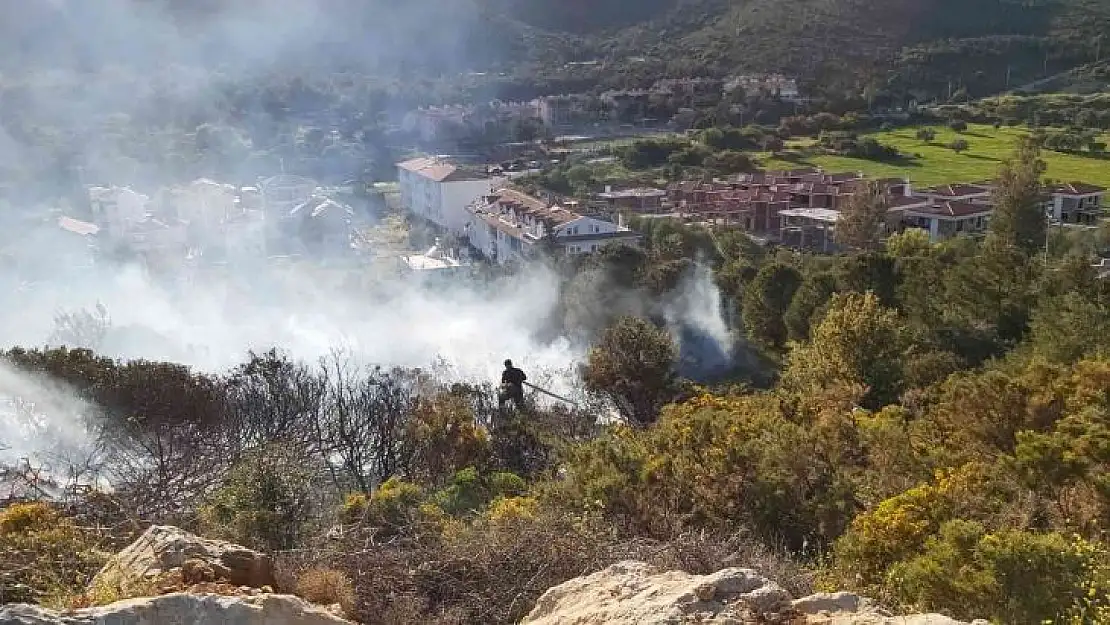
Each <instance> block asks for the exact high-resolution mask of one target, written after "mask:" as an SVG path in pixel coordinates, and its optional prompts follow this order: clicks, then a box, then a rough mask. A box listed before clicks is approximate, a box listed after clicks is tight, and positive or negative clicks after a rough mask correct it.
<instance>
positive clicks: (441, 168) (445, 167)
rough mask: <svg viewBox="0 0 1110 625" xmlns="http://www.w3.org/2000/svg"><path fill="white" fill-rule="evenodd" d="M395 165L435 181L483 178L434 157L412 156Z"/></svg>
mask: <svg viewBox="0 0 1110 625" xmlns="http://www.w3.org/2000/svg"><path fill="white" fill-rule="evenodd" d="M397 166H398V167H400V168H401V169H404V170H406V171H411V172H412V173H414V174H419V175H420V176H423V177H425V178H428V179H429V180H432V181H435V182H459V181H463V180H482V179H483V177H482V176H479V175H477V174H473V173H470V172H467V171H464V170H462V169H460V168H458V167H456V166H455V165H452V164H451V163H448V162H446V161H441V160H439V159H436V158H426V157H422V158H414V159H410V160H407V161H403V162H400V163H397Z"/></svg>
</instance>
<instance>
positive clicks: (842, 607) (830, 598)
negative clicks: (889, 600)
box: [791, 592, 870, 614]
mask: <svg viewBox="0 0 1110 625" xmlns="http://www.w3.org/2000/svg"><path fill="white" fill-rule="evenodd" d="M869 603H870V602H869V601H868V600H867V598H866V597H861V596H859V595H856V594H853V593H850V592H819V593H817V594H815V595H810V596H808V597H802V598H801V599H796V600H795V601H794V602H793V604H792V605H791V607H793V608H794V609H795V610H797V611H798V612H801V613H802V614H821V613H822V612H827V613H830V614H835V613H837V612H860V611H862V610H865V609H866V608H867V607H868V604H869Z"/></svg>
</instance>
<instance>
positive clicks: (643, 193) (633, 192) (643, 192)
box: [597, 187, 667, 200]
mask: <svg viewBox="0 0 1110 625" xmlns="http://www.w3.org/2000/svg"><path fill="white" fill-rule="evenodd" d="M666 194H667V192H666V191H663V190H661V189H651V188H647V187H641V188H639V189H623V190H621V191H606V192H604V193H598V194H597V196H598V197H600V198H605V199H607V200H616V199H620V198H630V197H663V196H664V195H666Z"/></svg>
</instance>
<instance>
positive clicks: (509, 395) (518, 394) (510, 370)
mask: <svg viewBox="0 0 1110 625" xmlns="http://www.w3.org/2000/svg"><path fill="white" fill-rule="evenodd" d="M527 379H528V376H527V375H525V374H524V372H523V371H521V370H520V369H517V368H516V367H514V366H513V361H512V360H506V361H505V370H504V371H502V372H501V394H500V396H499V397H498V407H499V408H502V409H504V407H505V404H506V403H508V402H510V401H511V402H513V403H515V404H516V408H517V410H521V411H523V410H524V381H525V380H527Z"/></svg>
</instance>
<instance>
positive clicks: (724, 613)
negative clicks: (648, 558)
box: [524, 562, 791, 625]
mask: <svg viewBox="0 0 1110 625" xmlns="http://www.w3.org/2000/svg"><path fill="white" fill-rule="evenodd" d="M790 599H791V597H790V594H789V593H787V592H786V591H785V590H783V589H782V588H781V587H779V585H778V584H776V583H774V582H771V581H769V580H767V579H765V578H763V577H761V576H760V575H759V574H757V573H756V572H755V571H753V570H751V569H724V570H722V571H718V572H717V573H714V574H712V575H689V574H687V573H682V572H679V571H670V572H662V571H659V570H657V569H655V568H654V567H652V566H650V565H647V564H644V563H642V562H621V563H619V564H614V565H613V566H610V567H609V568H607V569H605V570H603V571H599V572H597V573H594V574H592V575H587V576H585V577H579V578H576V579H572V580H570V581H568V582H565V583H562V584H560V585H558V586H555V587H554V588H551V589H549V590H548V591H547V592H545V593H544V594H543V596H541V597H540V599H539V601H537V602H536V607H535V608H534V609H533V610H532V612H531V613H530V614H529V615H528V617H527V618H525V619H524V623H525V624H528V625H558V624H564V623H575V624H576V625H595V624H596V625H602V624H603V623H604V624H606V625H633V624H638V625H652V624H659V625H662V624H664V623H681V622H698V623H706V624H709V623H731V624H739V623H744V622H750V621H752V619H755V618H757V617H759V616H761V615H764V614H766V615H774V614H777V613H784V612H787V611H788V610H789V609H790Z"/></svg>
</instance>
